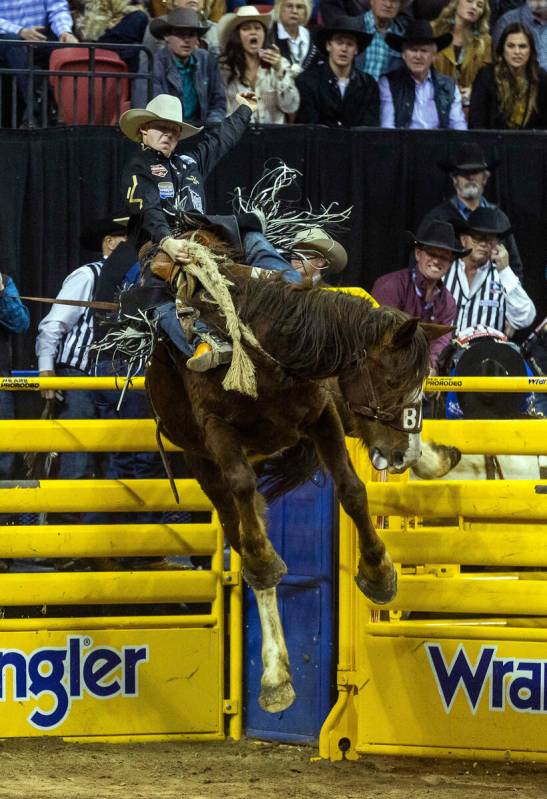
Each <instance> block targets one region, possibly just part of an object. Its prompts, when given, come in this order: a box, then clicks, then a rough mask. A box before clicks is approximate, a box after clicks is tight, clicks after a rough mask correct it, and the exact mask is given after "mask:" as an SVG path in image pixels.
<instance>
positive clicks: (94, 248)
mask: <svg viewBox="0 0 547 799" xmlns="http://www.w3.org/2000/svg"><path fill="white" fill-rule="evenodd" d="M128 221H129V217H128V216H123V212H121V213H120V214H119V215H116V214H113V215H112V216H107V217H104V218H102V219H97V220H95V222H92V224H91V225H89V227H86V228H85V230H84V231H83V233H82V234H81V236H80V244H81V246H82V247H83V248H84V250H89V252H100V251H101V249H102V245H103V239H104V237H105V236H126V235H127V223H128Z"/></svg>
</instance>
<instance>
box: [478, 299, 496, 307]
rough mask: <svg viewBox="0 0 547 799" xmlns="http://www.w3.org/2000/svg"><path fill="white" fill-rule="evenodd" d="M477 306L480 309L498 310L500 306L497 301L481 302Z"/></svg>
mask: <svg viewBox="0 0 547 799" xmlns="http://www.w3.org/2000/svg"><path fill="white" fill-rule="evenodd" d="M479 305H480V306H481V307H482V308H499V307H500V304H499V302H498V301H497V300H481V301H480V302H479Z"/></svg>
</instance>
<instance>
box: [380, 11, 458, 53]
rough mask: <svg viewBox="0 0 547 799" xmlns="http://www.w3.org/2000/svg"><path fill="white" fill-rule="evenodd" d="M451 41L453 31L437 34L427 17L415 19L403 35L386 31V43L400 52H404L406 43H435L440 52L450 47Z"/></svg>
mask: <svg viewBox="0 0 547 799" xmlns="http://www.w3.org/2000/svg"><path fill="white" fill-rule="evenodd" d="M451 41H452V34H451V33H443V34H442V35H441V36H435V34H434V33H433V28H432V27H431V23H429V22H427V20H425V19H415V20H413V21H412V22H411V23H410V25H409V26H408V28H407V30H406V31H405V33H404V34H403V35H402V36H397V35H396V34H395V33H386V44H388V45H389V46H390V47H391V49H392V50H396V51H397V52H398V53H402V51H403V48H404V47H405V45H409V44H435V45H436V46H437V50H438V51H439V52H440V51H441V50H444V48H445V47H448V45H449V44H450V43H451Z"/></svg>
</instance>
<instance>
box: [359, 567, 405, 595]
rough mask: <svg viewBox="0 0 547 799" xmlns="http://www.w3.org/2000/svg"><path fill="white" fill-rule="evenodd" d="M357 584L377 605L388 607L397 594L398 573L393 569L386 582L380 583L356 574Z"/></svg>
mask: <svg viewBox="0 0 547 799" xmlns="http://www.w3.org/2000/svg"><path fill="white" fill-rule="evenodd" d="M355 582H356V583H357V587H358V588H359V590H360V591H361V592H362V593H363V594H364V595H365V596H366V597H367V599H370V600H371V602H374V603H375V604H376V605H386V604H387V603H388V602H391V600H392V599H394V597H395V596H396V594H397V572H396V571H395V568H394V567H393V566H392V567H391V572H390V574H389V575H388V576H387V578H386V579H385V580H382V582H379V583H373V582H372V581H371V580H367V579H366V577H363V575H362V574H356V576H355Z"/></svg>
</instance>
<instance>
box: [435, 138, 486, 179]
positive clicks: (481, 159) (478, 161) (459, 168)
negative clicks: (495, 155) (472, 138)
mask: <svg viewBox="0 0 547 799" xmlns="http://www.w3.org/2000/svg"><path fill="white" fill-rule="evenodd" d="M499 163H500V162H499V160H493V161H487V160H486V156H485V155H484V152H483V150H482V147H481V146H480V145H479V144H477V143H476V142H465V143H464V144H460V146H459V147H458V148H457V149H456V150H455V151H454V154H453V155H452V157H451V158H449V159H448V161H437V164H438V165H439V167H440V168H441V169H442V170H443V171H444V172H449V173H454V172H456V173H458V172H463V173H465V172H482V171H483V170H488V171H491V170H492V169H495V168H496V167H497V166H499Z"/></svg>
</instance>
